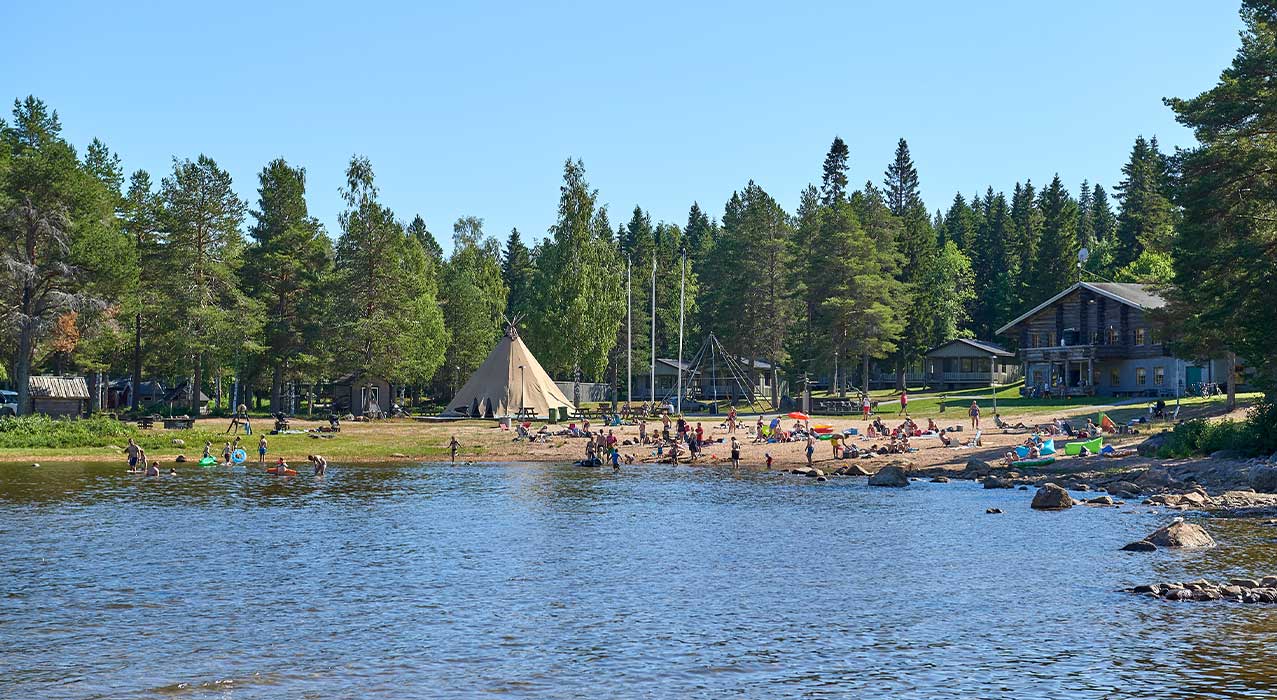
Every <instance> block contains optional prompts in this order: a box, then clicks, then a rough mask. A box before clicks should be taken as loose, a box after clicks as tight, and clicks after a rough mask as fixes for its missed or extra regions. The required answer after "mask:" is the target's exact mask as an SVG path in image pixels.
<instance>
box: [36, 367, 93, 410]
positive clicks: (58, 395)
mask: <svg viewBox="0 0 1277 700" xmlns="http://www.w3.org/2000/svg"><path fill="white" fill-rule="evenodd" d="M28 387H29V388H30V392H31V399H30V400H31V404H30V407H29V411H28V412H29V413H43V414H45V415H48V416H53V417H69V418H78V417H80V416H83V415H84V414H85V413H86V412H87V411H88V408H89V385H88V383H87V382H85V381H84V377H52V376H36V377H31V379H30V382H29V384H28Z"/></svg>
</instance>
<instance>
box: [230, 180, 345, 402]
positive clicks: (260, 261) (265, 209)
mask: <svg viewBox="0 0 1277 700" xmlns="http://www.w3.org/2000/svg"><path fill="white" fill-rule="evenodd" d="M257 177H258V182H259V183H260V184H259V187H258V190H257V192H258V202H257V210H256V211H254V212H253V217H254V218H255V219H256V223H255V224H254V225H253V226H252V228H250V229H249V235H250V236H251V237H252V238H253V244H252V245H251V246H250V247H249V248H248V251H247V254H246V256H245V257H246V259H247V262H246V264H245V266H244V273H245V274H244V280H245V287H246V289H247V291H248V294H249V296H250V297H252V298H253V299H255V300H256V301H257V303H258V304H260V305H261V307H262V308H264V309H265V310H266V325H265V329H264V330H265V336H264V338H263V340H264V345H265V348H264V349H265V353H264V360H265V363H266V365H267V366H268V367H269V368H270V370H271V390H270V405H271V411H282V410H284V409H285V407H284V405H283V403H282V390H283V386H284V380H285V379H288V378H289V377H290V375H292V373H293V372H294V371H295V370H297V369H299V368H304V367H307V366H309V367H311V368H313V367H314V366H315V365H316V364H317V362H316V358H315V354H314V353H313V352H311V349H312V348H314V347H315V346H317V345H319V344H320V342H319V341H320V340H321V339H322V337H323V331H324V325H323V322H324V312H325V310H326V309H325V307H324V304H323V291H322V290H323V287H322V285H323V284H325V283H326V282H327V280H328V275H329V274H330V273H331V269H332V255H333V254H332V244H331V242H330V241H329V239H328V236H326V235H325V234H324V231H323V227H322V226H321V225H320V224H319V221H318V220H316V219H315V218H314V217H312V216H310V214H309V213H308V211H307V208H306V171H305V169H303V168H294V167H292V166H290V165H288V163H286V162H284V160H283V159H277V160H274V161H271V162H270V163H269V164H268V165H267V166H266V167H265V168H262V171H261V173H260V174H258V176H257ZM294 376H295V375H294Z"/></svg>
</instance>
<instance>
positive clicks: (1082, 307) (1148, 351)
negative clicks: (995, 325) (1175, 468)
mask: <svg viewBox="0 0 1277 700" xmlns="http://www.w3.org/2000/svg"><path fill="white" fill-rule="evenodd" d="M1165 305H1166V301H1165V300H1164V299H1163V298H1162V297H1161V296H1159V295H1158V294H1157V293H1156V292H1154V291H1153V290H1152V289H1151V288H1150V287H1148V286H1147V285H1142V284H1132V283H1119V282H1078V283H1077V284H1074V285H1073V286H1071V287H1069V288H1068V289H1065V290H1064V291H1062V292H1060V293H1059V294H1056V295H1055V296H1053V297H1051V298H1050V299H1047V300H1046V301H1044V302H1042V303H1041V304H1039V305H1037V306H1036V307H1034V308H1032V309H1030V310H1029V311H1027V312H1025V313H1024V314H1022V315H1021V316H1019V317H1018V318H1016V319H1015V320H1013V321H1011V322H1010V323H1008V324H1006V325H1005V326H1003V327H1002V328H999V329H998V331H997V333H998V335H1001V336H1006V337H1008V338H1011V339H1013V340H1014V341H1016V342H1017V343H1018V344H1019V348H1020V350H1019V357H1020V361H1021V364H1022V365H1023V368H1024V382H1025V387H1026V388H1032V389H1036V390H1046V391H1050V392H1051V393H1053V394H1066V395H1072V396H1081V395H1097V394H1098V395H1104V396H1177V395H1181V394H1183V393H1185V390H1186V389H1188V388H1191V387H1193V386H1194V385H1199V384H1201V383H1203V382H1216V383H1219V384H1224V383H1226V382H1227V381H1228V376H1229V372H1228V367H1227V362H1226V361H1225V360H1223V359H1212V360H1205V361H1195V360H1190V359H1185V358H1180V357H1175V356H1173V355H1171V354H1170V353H1169V351H1167V349H1166V347H1165V345H1164V344H1163V342H1162V337H1161V333H1160V329H1159V327H1158V324H1157V323H1156V322H1154V321H1153V320H1152V319H1150V318H1149V317H1148V313H1149V312H1150V311H1153V310H1155V309H1160V308H1162V307H1163V306H1165Z"/></svg>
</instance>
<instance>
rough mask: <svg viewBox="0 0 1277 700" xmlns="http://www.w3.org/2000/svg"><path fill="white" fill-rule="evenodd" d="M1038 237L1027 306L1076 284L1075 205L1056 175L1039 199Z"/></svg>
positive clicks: (1076, 240)
mask: <svg viewBox="0 0 1277 700" xmlns="http://www.w3.org/2000/svg"><path fill="white" fill-rule="evenodd" d="M1039 206H1040V208H1041V210H1042V237H1041V243H1040V245H1039V246H1038V250H1037V256H1036V257H1035V258H1034V264H1033V267H1032V279H1033V280H1034V285H1033V286H1032V287H1031V288H1030V290H1031V292H1030V293H1031V296H1030V297H1029V298H1027V299H1026V304H1027V305H1029V306H1032V305H1036V304H1039V303H1041V302H1042V301H1044V300H1046V299H1048V298H1049V297H1051V296H1053V295H1055V294H1057V293H1059V292H1061V291H1063V290H1064V289H1065V288H1067V287H1068V286H1069V285H1071V284H1073V283H1074V282H1076V281H1077V262H1078V260H1077V253H1078V239H1077V202H1075V201H1073V198H1072V197H1070V196H1069V192H1068V190H1067V189H1065V187H1064V183H1063V182H1061V181H1060V176H1059V175H1056V176H1055V177H1054V178H1052V180H1051V184H1050V185H1048V186H1047V187H1046V189H1044V190H1042V194H1041V195H1040V196H1039Z"/></svg>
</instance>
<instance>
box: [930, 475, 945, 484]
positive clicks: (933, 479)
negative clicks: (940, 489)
mask: <svg viewBox="0 0 1277 700" xmlns="http://www.w3.org/2000/svg"><path fill="white" fill-rule="evenodd" d="M931 483H933V484H947V483H949V477H947V476H933V477H931Z"/></svg>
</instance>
